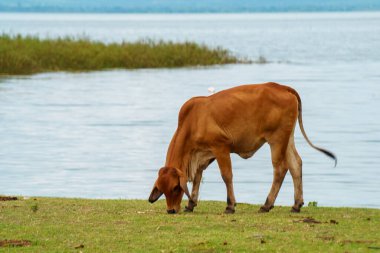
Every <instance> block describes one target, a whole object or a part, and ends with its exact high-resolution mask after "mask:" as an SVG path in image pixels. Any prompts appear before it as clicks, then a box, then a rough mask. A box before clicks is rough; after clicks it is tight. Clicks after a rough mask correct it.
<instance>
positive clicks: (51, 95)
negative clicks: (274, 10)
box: [0, 13, 380, 208]
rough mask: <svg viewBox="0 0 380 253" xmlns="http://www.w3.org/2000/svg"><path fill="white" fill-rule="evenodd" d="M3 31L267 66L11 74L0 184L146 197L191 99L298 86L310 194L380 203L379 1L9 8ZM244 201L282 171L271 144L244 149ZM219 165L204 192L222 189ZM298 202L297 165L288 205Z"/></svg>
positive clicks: (239, 172)
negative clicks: (170, 47)
mask: <svg viewBox="0 0 380 253" xmlns="http://www.w3.org/2000/svg"><path fill="white" fill-rule="evenodd" d="M0 32H5V33H13V34H18V33H21V34H32V35H37V36H40V37H56V36H65V35H68V36H83V35H86V36H87V37H89V38H92V39H96V40H102V41H105V42H112V41H122V40H128V41H134V40H138V39H143V38H154V39H165V40H166V39H171V40H175V41H183V40H192V41H197V42H201V43H206V44H208V45H212V46H217V45H221V46H223V47H226V48H229V49H231V50H232V51H233V52H235V53H236V54H238V55H242V56H247V57H249V58H252V59H255V58H256V57H259V56H260V55H262V56H264V57H266V58H267V59H268V60H269V61H270V63H269V64H265V65H255V64H253V65H227V66H216V67H208V68H182V69H156V70H152V69H147V70H133V71H126V70H113V71H102V72H88V73H49V74H38V75H33V76H19V77H1V78H0V136H1V138H0V173H1V177H0V193H1V194H16V195H38V196H65V197H90V198H139V199H141V198H147V197H148V195H149V192H150V190H151V187H152V184H153V182H154V180H155V178H156V175H157V170H158V168H159V167H160V166H162V165H163V163H164V160H165V155H166V149H167V146H168V144H169V141H170V139H171V137H172V134H173V133H174V131H175V127H176V123H177V122H176V121H177V113H178V110H179V108H180V106H181V105H182V104H183V103H184V102H185V101H186V100H187V99H189V98H190V97H192V96H197V95H207V88H208V87H210V86H214V87H215V88H216V90H217V91H218V90H222V89H225V88H229V87H232V86H235V85H239V84H246V83H260V82H266V81H275V82H280V83H284V84H288V85H291V86H293V87H294V88H296V89H297V90H298V91H299V93H300V95H301V97H302V100H303V110H304V111H303V113H304V114H303V117H304V125H305V128H306V131H307V133H308V135H309V137H310V139H311V140H312V141H313V142H314V143H315V144H317V145H319V146H322V147H325V148H327V149H330V150H332V151H333V152H335V153H336V155H337V156H338V160H339V161H338V166H337V167H336V168H333V162H332V161H331V160H329V159H328V158H326V157H325V156H324V155H323V154H321V153H319V152H317V151H315V150H313V149H312V148H310V147H309V146H308V145H307V143H306V142H305V141H304V139H303V138H302V136H301V134H300V132H299V130H298V129H297V132H296V145H297V148H298V150H299V153H300V154H301V156H302V158H303V164H304V166H303V172H304V176H303V178H304V192H305V193H304V195H305V196H304V197H305V201H306V202H308V201H318V203H319V205H324V206H366V207H376V208H379V207H380V188H379V182H380V175H379V174H380V173H379V164H380V155H379V151H380V113H379V108H380V86H379V84H380V13H329V14H324V13H321V14H252V15H248V14H244V15H237V14H236V15H235V14H234V15H168V16H165V15H71V14H70V15H66V14H60V15H56V14H54V15H49V14H44V15H41V14H28V15H26V14H22V15H21V14H0ZM233 166H234V181H235V195H236V197H237V200H238V202H249V203H262V202H263V201H264V200H265V198H266V195H267V193H268V192H269V189H270V186H271V182H272V167H271V162H270V155H269V148H268V146H267V145H266V146H264V147H263V148H262V149H261V150H260V151H259V152H258V153H256V154H255V156H254V157H253V158H251V159H249V160H243V159H241V158H240V157H238V156H235V155H233ZM225 196H226V194H225V186H224V183H223V181H222V179H221V176H220V174H219V170H218V168H217V166H216V165H215V164H213V165H212V166H210V167H209V168H208V169H207V171H206V172H205V174H204V180H203V184H202V185H201V196H200V198H201V200H202V199H214V200H224V199H225ZM292 202H293V186H292V182H291V177H290V175H287V177H286V179H285V182H284V185H283V186H282V189H281V191H280V194H279V197H278V200H277V204H287V205H290V204H292Z"/></svg>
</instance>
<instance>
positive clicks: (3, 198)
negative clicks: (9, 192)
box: [0, 196, 17, 201]
mask: <svg viewBox="0 0 380 253" xmlns="http://www.w3.org/2000/svg"><path fill="white" fill-rule="evenodd" d="M9 200H17V197H9V196H0V201H9Z"/></svg>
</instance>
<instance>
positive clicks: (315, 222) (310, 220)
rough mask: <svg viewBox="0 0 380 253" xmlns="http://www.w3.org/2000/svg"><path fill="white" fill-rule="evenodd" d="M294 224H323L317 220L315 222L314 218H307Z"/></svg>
mask: <svg viewBox="0 0 380 253" xmlns="http://www.w3.org/2000/svg"><path fill="white" fill-rule="evenodd" d="M293 222H304V223H312V224H320V223H322V222H320V221H317V220H315V219H314V218H311V217H307V218H305V219H302V220H295V221H293Z"/></svg>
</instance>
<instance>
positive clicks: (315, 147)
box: [288, 87, 338, 167]
mask: <svg viewBox="0 0 380 253" xmlns="http://www.w3.org/2000/svg"><path fill="white" fill-rule="evenodd" d="M288 91H289V92H290V93H292V94H294V95H295V96H296V97H297V100H298V123H299V125H300V129H301V132H302V135H303V137H304V138H305V140H306V141H307V143H309V145H310V146H311V147H312V148H314V149H316V150H318V151H320V152H322V153H324V154H325V155H327V156H328V157H330V158H331V159H334V161H335V167H336V165H337V163H338V159H337V158H336V156H335V155H334V154H333V153H332V152H331V151H328V150H326V149H323V148H320V147H317V146H315V145H314V144H313V143H312V142H311V141H310V140H309V138H308V137H307V135H306V132H305V129H304V127H303V123H302V103H301V97H300V95H299V94H298V93H297V91H295V90H294V89H292V88H290V87H288Z"/></svg>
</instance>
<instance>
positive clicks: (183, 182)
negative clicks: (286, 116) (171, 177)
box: [179, 176, 192, 200]
mask: <svg viewBox="0 0 380 253" xmlns="http://www.w3.org/2000/svg"><path fill="white" fill-rule="evenodd" d="M179 185H180V186H181V188H182V190H183V191H184V192H185V194H186V196H187V197H188V198H189V200H192V199H191V196H190V193H189V189H188V188H187V179H186V177H184V176H180V177H179Z"/></svg>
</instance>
